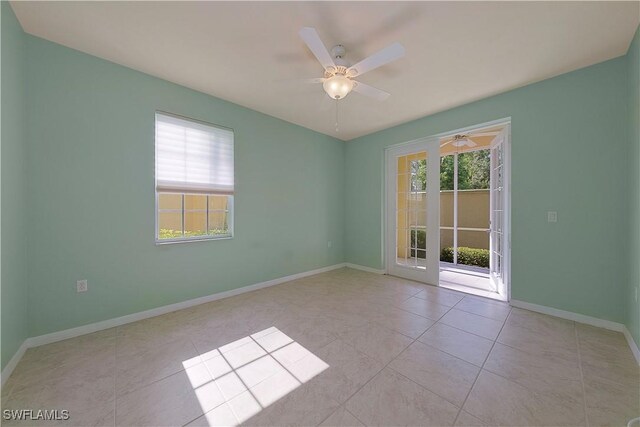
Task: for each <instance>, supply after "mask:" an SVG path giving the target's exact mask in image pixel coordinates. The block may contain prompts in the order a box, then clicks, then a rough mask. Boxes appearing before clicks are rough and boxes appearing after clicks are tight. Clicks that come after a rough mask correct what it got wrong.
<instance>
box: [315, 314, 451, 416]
mask: <svg viewBox="0 0 640 427" xmlns="http://www.w3.org/2000/svg"><path fill="white" fill-rule="evenodd" d="M451 308H453V307H451ZM451 308H450V309H449V310H447V313H448V312H449V311H450V310H451ZM445 314H446V313H445ZM443 316H444V315H443ZM437 323H438V322H437V321H436V322H434V323H433V324H432V325H431V326H429V327H428V328H427V329H426V330H425V331H424V332H423V333H422V334H420V336H422V335H424V334H425V333H426V332H427V331H428V330H429V329H431V328H432V327H433V326H434V325H435V324H437ZM405 336H406V335H405ZM420 336H419V337H420ZM419 337H418V338H419ZM408 338H410V337H408ZM418 338H412V339H413V341H411V343H410V344H408V345H407V346H406V347H405V348H403V349H402V351H401V352H400V353H398V355H397V356H395V357H393V358H392V359H391V360H389V362H387V364H386V365H384V366H383V367H382V369H380V370H379V371H378V372H377V373H376V374H375V375H373V376H372V377H371V378H369V379H368V380H367V381H366V382H365V383H364V384H362V386H360V387H359V388H358V389H357V390H356V391H354V392H353V393H352V394H351V395H350V396H349V397H347V399H346V400H345V401H344V403H343V405H344V406H345V409H346V410H347V412H349V413H350V414H351V415H353V416H354V417H355V418H356V419H357V420H358V421H360V422H361V423H362V424H364V425H365V426H366V425H367V423H364V422H362V420H361V419H359V418H358V417H357V416H356V415H355V414H353V413H351V411H349V409H348V408H347V403H348V402H349V400H351V399H352V398H353V397H354V396H355V395H356V394H358V393H359V392H360V390H362V389H363V388H364V387H366V386H367V384H369V383H370V382H371V381H373V379H374V378H376V377H377V376H378V375H380V373H381V372H382V371H384V370H385V369H386V368H387V367H388V366H389V365H390V364H391V362H393V361H394V360H396V359H397V358H398V357H400V355H401V354H402V353H404V352H405V351H406V350H407V348H409V347H410V346H412V345H413V344H414V343H415V342H416V341H418ZM348 344H349V345H350V343H348ZM352 347H353V346H352ZM353 348H354V349H356V350H358V349H357V348H355V347H353ZM358 351H360V350H358ZM369 357H371V356H369ZM372 359H375V358H373V357H372ZM390 369H392V370H393V372H396V370H395V369H393V368H390ZM400 375H402V374H400ZM402 376H403V377H404V375H402ZM405 378H406V377H405ZM409 380H410V381H411V382H413V383H414V384H417V385H418V386H419V387H421V388H423V389H425V390H427V389H426V388H425V387H424V386H422V385H420V384H418V383H416V382H415V381H413V380H411V379H410V378H409ZM427 391H428V392H430V393H433V392H432V391H431V390H427ZM434 394H435V393H434ZM437 396H438V397H441V398H442V396H440V395H437ZM447 402H448V400H447ZM454 406H456V405H454ZM329 416H331V415H329ZM327 418H328V417H327ZM325 420H326V418H325ZM325 420H323V422H324V421H325ZM454 422H455V420H454Z"/></svg>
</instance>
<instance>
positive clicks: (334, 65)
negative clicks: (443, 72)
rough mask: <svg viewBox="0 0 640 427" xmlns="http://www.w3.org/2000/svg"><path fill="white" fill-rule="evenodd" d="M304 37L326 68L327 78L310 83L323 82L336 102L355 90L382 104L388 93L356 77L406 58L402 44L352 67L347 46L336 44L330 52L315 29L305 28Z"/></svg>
mask: <svg viewBox="0 0 640 427" xmlns="http://www.w3.org/2000/svg"><path fill="white" fill-rule="evenodd" d="M300 37H301V38H302V40H303V41H304V42H305V43H306V45H307V47H308V48H309V50H311V52H312V53H313V54H314V55H315V57H316V58H317V59H318V61H319V62H320V64H322V66H323V67H324V77H321V78H317V79H310V80H309V82H311V83H322V87H323V88H324V90H325V92H327V95H329V97H331V98H333V99H335V100H339V99H343V98H344V97H346V96H347V95H348V94H349V93H350V92H351V91H352V90H353V91H354V92H358V93H360V94H362V95H366V96H369V97H372V98H375V99H378V100H381V101H383V100H385V99H387V98H388V97H389V95H390V94H389V93H388V92H385V91H383V90H380V89H377V88H375V87H373V86H369V85H367V84H364V83H361V82H358V81H356V80H354V78H355V77H357V76H360V75H362V74H364V73H366V72H367V71H371V70H374V69H376V68H378V67H381V66H383V65H385V64H388V63H390V62H392V61H395V60H396V59H398V58H401V57H402V56H404V53H405V51H404V47H403V46H402V45H401V44H400V43H394V44H392V45H390V46H387V47H386V48H384V49H382V50H381V51H379V52H377V53H374V54H373V55H371V56H369V57H368V58H366V59H363V60H362V61H360V62H358V63H357V64H354V65H349V63H348V62H347V61H345V59H344V56H345V53H346V49H345V48H344V46H342V45H336V46H334V47H333V48H331V53H329V51H328V50H327V48H326V47H325V46H324V44H323V43H322V40H320V36H319V35H318V32H317V31H316V30H315V29H314V28H311V27H305V28H303V29H301V30H300Z"/></svg>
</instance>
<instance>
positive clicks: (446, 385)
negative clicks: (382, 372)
mask: <svg viewBox="0 0 640 427" xmlns="http://www.w3.org/2000/svg"><path fill="white" fill-rule="evenodd" d="M389 367H390V368H392V369H394V370H395V371H397V372H399V373H401V374H402V375H404V376H406V377H408V378H409V379H411V380H413V381H415V382H417V383H418V384H420V385H421V386H423V387H424V388H426V389H427V390H430V391H432V392H434V393H435V394H437V395H438V396H441V397H444V398H445V399H447V400H448V401H449V402H451V403H453V404H454V405H456V406H462V404H463V403H464V400H465V398H466V397H467V394H468V393H469V390H471V386H472V385H473V382H474V381H475V379H476V377H477V376H478V372H479V371H480V368H478V367H477V366H475V365H472V364H471V363H468V362H465V361H464V360H462V359H458V358H457V357H454V356H451V355H449V354H447V353H444V352H442V351H440V350H437V349H435V348H433V347H429V346H428V345H426V344H422V343H421V342H419V341H416V342H414V343H413V344H411V345H410V346H409V347H408V348H407V349H406V350H405V351H404V352H402V354H400V356H398V357H397V358H396V359H394V360H393V361H392V362H391V363H390V364H389Z"/></svg>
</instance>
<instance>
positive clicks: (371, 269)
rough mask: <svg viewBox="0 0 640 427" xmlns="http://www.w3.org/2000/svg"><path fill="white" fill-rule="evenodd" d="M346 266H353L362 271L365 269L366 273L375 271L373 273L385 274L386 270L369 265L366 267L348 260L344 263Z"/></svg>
mask: <svg viewBox="0 0 640 427" xmlns="http://www.w3.org/2000/svg"><path fill="white" fill-rule="evenodd" d="M345 266H346V267H349V268H353V269H355V270H362V271H366V272H368V273H375V274H385V273H386V270H378V269H377V268H371V267H367V266H364V265H360V264H352V263H350V262H347V263H345Z"/></svg>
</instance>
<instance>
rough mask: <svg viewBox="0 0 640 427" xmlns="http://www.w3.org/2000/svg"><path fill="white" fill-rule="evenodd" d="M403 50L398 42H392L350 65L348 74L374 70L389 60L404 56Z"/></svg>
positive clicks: (357, 74) (354, 74)
mask: <svg viewBox="0 0 640 427" xmlns="http://www.w3.org/2000/svg"><path fill="white" fill-rule="evenodd" d="M404 52H405V51H404V47H403V46H402V45H401V44H400V43H394V44H392V45H391V46H387V47H385V48H384V49H382V50H381V51H379V52H376V53H374V54H373V55H371V56H370V57H368V58H365V59H363V60H362V61H360V62H358V63H357V64H355V65H353V66H351V67H350V68H349V70H348V74H349V75H350V76H353V77H355V76H360V75H362V74H364V73H366V72H367V71H371V70H374V69H376V68H378V67H382V66H383V65H385V64H388V63H389V62H392V61H395V60H396V59H398V58H402V57H403V56H404Z"/></svg>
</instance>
